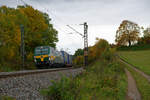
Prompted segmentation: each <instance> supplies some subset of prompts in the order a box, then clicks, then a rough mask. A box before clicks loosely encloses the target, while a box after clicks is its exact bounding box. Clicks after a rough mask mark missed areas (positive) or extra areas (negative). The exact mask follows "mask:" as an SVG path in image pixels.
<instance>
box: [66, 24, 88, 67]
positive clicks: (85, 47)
mask: <svg viewBox="0 0 150 100" xmlns="http://www.w3.org/2000/svg"><path fill="white" fill-rule="evenodd" d="M80 25H84V35H83V34H81V33H80V32H78V31H76V30H75V29H74V28H72V27H71V26H69V25H67V26H68V27H69V28H70V29H72V30H73V31H75V32H76V33H78V34H79V35H81V36H82V37H83V38H84V67H85V68H86V67H87V66H88V25H87V23H86V22H84V24H80Z"/></svg>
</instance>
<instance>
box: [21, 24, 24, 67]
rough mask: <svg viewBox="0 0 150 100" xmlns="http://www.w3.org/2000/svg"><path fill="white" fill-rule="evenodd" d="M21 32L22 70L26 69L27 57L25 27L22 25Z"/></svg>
mask: <svg viewBox="0 0 150 100" xmlns="http://www.w3.org/2000/svg"><path fill="white" fill-rule="evenodd" d="M20 30H21V58H22V69H24V58H25V57H24V56H25V46H24V26H23V25H20Z"/></svg>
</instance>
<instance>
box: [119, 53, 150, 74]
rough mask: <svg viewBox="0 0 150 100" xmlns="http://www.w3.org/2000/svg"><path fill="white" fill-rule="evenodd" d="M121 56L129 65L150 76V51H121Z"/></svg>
mask: <svg viewBox="0 0 150 100" xmlns="http://www.w3.org/2000/svg"><path fill="white" fill-rule="evenodd" d="M119 55H120V57H121V58H122V59H124V60H125V61H127V62H128V63H130V64H132V65H134V66H135V67H136V68H138V69H140V70H141V71H143V72H144V73H146V74H148V75H150V50H142V51H121V52H119Z"/></svg>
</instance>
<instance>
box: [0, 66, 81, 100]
mask: <svg viewBox="0 0 150 100" xmlns="http://www.w3.org/2000/svg"><path fill="white" fill-rule="evenodd" d="M82 71H83V69H82V68H76V69H66V70H57V71H56V70H55V71H47V72H41V73H34V74H33V73H32V74H31V72H32V71H30V74H29V75H28V74H27V72H24V73H26V75H21V74H20V75H18V74H16V72H14V73H15V74H16V76H13V72H11V74H12V76H10V77H9V76H7V77H5V78H3V77H1V78H0V96H9V97H12V98H15V99H16V100H43V99H44V98H43V96H41V95H40V93H39V91H40V90H41V89H43V88H48V87H49V86H50V85H51V84H52V83H51V81H52V80H54V81H57V80H60V79H61V77H62V76H67V77H70V76H72V77H75V76H76V75H78V74H79V73H81V72H82ZM17 73H18V72H17ZM1 75H3V76H5V75H9V73H6V74H5V73H2V74H1Z"/></svg>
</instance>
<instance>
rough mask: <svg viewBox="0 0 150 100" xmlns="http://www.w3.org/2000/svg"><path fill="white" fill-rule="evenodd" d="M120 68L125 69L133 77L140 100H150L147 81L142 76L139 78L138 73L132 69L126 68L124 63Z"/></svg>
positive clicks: (149, 88)
mask: <svg viewBox="0 0 150 100" xmlns="http://www.w3.org/2000/svg"><path fill="white" fill-rule="evenodd" d="M121 64H122V66H124V67H126V68H127V69H128V70H129V71H130V72H131V74H132V75H133V77H134V79H135V81H136V84H137V87H138V90H139V92H140V94H141V97H142V100H150V95H149V94H150V84H149V82H148V80H147V79H146V78H144V77H143V76H141V75H140V74H139V73H138V72H136V71H134V70H133V69H132V68H130V67H129V66H127V65H126V64H124V63H121Z"/></svg>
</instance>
